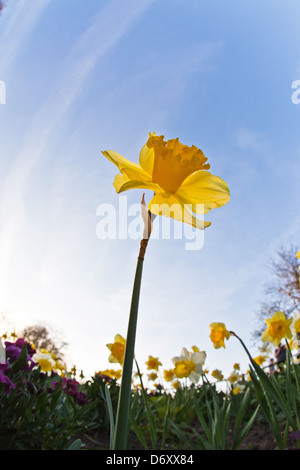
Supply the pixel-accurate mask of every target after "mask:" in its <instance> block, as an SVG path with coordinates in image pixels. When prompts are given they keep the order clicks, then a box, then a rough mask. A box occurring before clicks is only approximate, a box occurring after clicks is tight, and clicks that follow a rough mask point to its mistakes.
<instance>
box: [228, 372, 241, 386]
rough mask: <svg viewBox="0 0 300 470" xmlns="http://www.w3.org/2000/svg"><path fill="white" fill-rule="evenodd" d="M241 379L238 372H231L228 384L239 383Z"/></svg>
mask: <svg viewBox="0 0 300 470" xmlns="http://www.w3.org/2000/svg"><path fill="white" fill-rule="evenodd" d="M239 378H240V375H239V374H238V373H237V372H235V371H234V372H231V374H230V376H229V377H228V379H227V380H228V382H230V383H231V384H234V383H235V382H237V381H238V380H239Z"/></svg>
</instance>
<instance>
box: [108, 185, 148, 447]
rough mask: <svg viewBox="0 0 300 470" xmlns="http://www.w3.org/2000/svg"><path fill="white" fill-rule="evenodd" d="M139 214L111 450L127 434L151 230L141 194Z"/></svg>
mask: <svg viewBox="0 0 300 470" xmlns="http://www.w3.org/2000/svg"><path fill="white" fill-rule="evenodd" d="M141 214H142V218H143V221H144V234H143V238H142V240H141V244H140V251H139V256H138V259H137V265H136V272H135V279H134V284H133V291H132V298H131V307H130V314H129V322H128V329H127V337H126V347H125V354H124V362H123V373H122V381H121V386H120V392H119V400H118V407H117V415H116V424H115V434H114V442H113V445H112V448H113V450H125V449H126V444H127V435H128V421H129V407H130V396H131V378H132V367H133V360H134V346H135V336H136V326H137V317H138V308H139V299H140V290H141V281H142V272H143V263H144V256H145V252H146V248H147V245H148V241H149V238H150V235H151V231H152V220H154V218H153V217H152V214H151V213H150V212H149V211H148V210H147V207H146V204H145V198H144V194H143V198H142V202H141Z"/></svg>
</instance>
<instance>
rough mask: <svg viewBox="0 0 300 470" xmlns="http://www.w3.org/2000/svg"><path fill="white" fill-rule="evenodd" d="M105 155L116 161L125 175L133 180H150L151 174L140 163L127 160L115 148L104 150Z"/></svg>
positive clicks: (113, 161) (111, 160)
mask: <svg viewBox="0 0 300 470" xmlns="http://www.w3.org/2000/svg"><path fill="white" fill-rule="evenodd" d="M102 153H103V155H104V156H105V157H106V158H107V159H108V160H109V161H110V162H112V163H114V164H115V165H116V166H117V167H118V169H119V170H120V172H121V173H122V174H123V175H126V176H128V178H129V179H131V180H136V181H149V175H148V173H146V172H145V171H144V170H143V168H142V167H141V166H140V165H139V164H138V163H134V162H131V161H130V160H127V158H124V157H122V156H121V155H119V154H118V153H117V152H114V151H113V150H104V151H103V152H102Z"/></svg>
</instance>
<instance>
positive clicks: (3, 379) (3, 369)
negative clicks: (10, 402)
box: [0, 363, 16, 394]
mask: <svg viewBox="0 0 300 470" xmlns="http://www.w3.org/2000/svg"><path fill="white" fill-rule="evenodd" d="M8 370H9V366H8V364H7V363H4V364H0V383H1V384H5V387H4V393H6V394H8V393H9V392H10V390H11V388H16V386H15V384H14V383H12V381H11V380H10V378H9V377H8V376H7V375H6V373H7V371H8Z"/></svg>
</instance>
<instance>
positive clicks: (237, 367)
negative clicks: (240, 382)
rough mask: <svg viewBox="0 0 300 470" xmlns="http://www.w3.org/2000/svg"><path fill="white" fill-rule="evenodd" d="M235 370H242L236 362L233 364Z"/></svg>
mask: <svg viewBox="0 0 300 470" xmlns="http://www.w3.org/2000/svg"><path fill="white" fill-rule="evenodd" d="M233 368H234V370H240V365H239V364H238V363H237V362H236V363H235V364H233Z"/></svg>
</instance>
